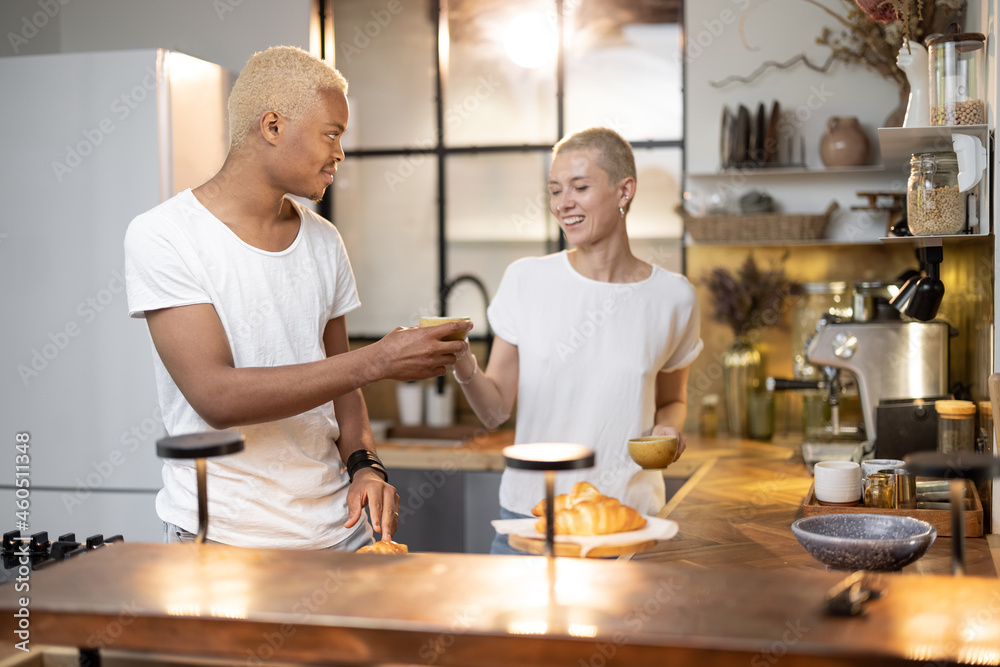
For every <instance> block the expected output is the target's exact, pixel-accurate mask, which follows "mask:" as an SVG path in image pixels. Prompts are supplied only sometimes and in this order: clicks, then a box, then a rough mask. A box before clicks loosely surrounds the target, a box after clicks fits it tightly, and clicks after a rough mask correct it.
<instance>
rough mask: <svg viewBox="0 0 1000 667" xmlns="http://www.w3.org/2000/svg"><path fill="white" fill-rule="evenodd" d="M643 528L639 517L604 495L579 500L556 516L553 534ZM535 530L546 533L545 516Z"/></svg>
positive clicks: (595, 533) (643, 524)
mask: <svg viewBox="0 0 1000 667" xmlns="http://www.w3.org/2000/svg"><path fill="white" fill-rule="evenodd" d="M645 525H646V520H645V519H644V518H643V517H642V515H640V514H639V513H638V512H636V511H635V510H634V509H632V508H631V507H629V506H628V505H622V504H621V503H620V502H618V500H616V499H615V498H608V497H607V496H600V497H599V498H596V499H593V500H582V501H580V502H578V503H576V504H575V505H574V506H572V507H570V508H568V509H565V510H563V511H561V512H556V515H555V534H556V535H607V534H609V533H624V532H627V531H630V530H638V529H639V528H642V527H643V526H645ZM535 530H537V531H538V532H539V533H544V532H545V518H544V517H542V518H541V519H539V520H538V521H537V522H536V523H535Z"/></svg>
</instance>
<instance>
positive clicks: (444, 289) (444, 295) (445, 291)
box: [437, 273, 493, 393]
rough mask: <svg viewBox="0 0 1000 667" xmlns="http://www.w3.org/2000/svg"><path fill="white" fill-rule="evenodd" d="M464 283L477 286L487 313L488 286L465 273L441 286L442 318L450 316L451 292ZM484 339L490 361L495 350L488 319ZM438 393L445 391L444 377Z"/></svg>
mask: <svg viewBox="0 0 1000 667" xmlns="http://www.w3.org/2000/svg"><path fill="white" fill-rule="evenodd" d="M463 282H469V283H472V284H473V285H475V286H476V287H477V288H478V289H479V293H480V294H482V295H483V311H484V312H485V310H486V308H488V307H489V305H490V294H489V292H488V291H487V290H486V285H484V284H483V281H482V280H480V279H479V278H477V277H476V276H474V275H472V274H471V273H463V274H462V275H460V276H456V277H455V278H452V279H451V280H447V281H445V283H444V284H443V285H442V286H441V292H440V297H441V299H440V304H441V306H440V312H441V316H442V317H445V316H447V314H448V296H449V295H450V294H451V291H452V290H453V289H455V286H456V285H458V284H459V283H463ZM484 338H485V340H486V358H487V359H489V356H490V352H491V351H492V350H493V330H492V329H491V328H490V321H489V318H487V320H486V333H485V334H484ZM483 363H484V364H485V363H486V361H485V360H484V361H483ZM437 391H438V393H441V392H443V391H444V378H443V377H439V378H438V379H437Z"/></svg>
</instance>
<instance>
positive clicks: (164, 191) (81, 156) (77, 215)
mask: <svg viewBox="0 0 1000 667" xmlns="http://www.w3.org/2000/svg"><path fill="white" fill-rule="evenodd" d="M231 84H232V76H231V75H230V73H229V72H228V71H227V70H225V69H223V68H222V67H220V66H218V65H214V64H212V63H207V62H205V61H202V60H198V59H196V58H192V57H190V56H186V55H184V54H181V53H177V52H171V51H166V50H162V49H147V50H132V51H114V52H97V53H73V54H54V55H40V56H20V57H8V58H0V89H2V90H3V91H4V93H3V95H2V96H0V111H2V117H3V118H5V119H6V121H7V127H8V132H7V136H6V138H5V141H4V148H3V151H2V158H0V202H2V210H3V215H2V218H0V286H2V287H0V294H2V297H0V298H2V305H3V308H2V313H3V326H2V328H0V342H2V346H0V349H2V350H3V352H2V365H0V387H2V389H0V406H2V407H0V508H3V512H4V514H0V530H2V531H3V532H6V531H8V530H14V529H16V528H17V527H18V526H17V522H18V521H19V520H21V519H23V518H24V515H20V516H19V515H18V514H17V513H16V512H17V511H20V510H19V508H18V506H17V505H16V501H17V500H18V498H19V496H20V497H21V498H23V497H24V496H25V495H27V500H28V501H29V507H28V510H27V511H28V515H27V518H28V521H27V523H28V526H27V529H26V530H25V531H22V532H26V533H35V532H38V531H47V532H48V533H49V539H55V537H56V536H58V535H61V534H64V533H69V532H73V533H76V536H77V539H78V540H82V539H83V538H84V537H87V536H89V535H92V534H96V533H101V534H103V535H104V536H105V537H108V536H110V535H114V534H122V535H123V536H124V538H125V540H126V541H133V542H134V541H142V542H147V541H160V540H161V539H162V529H161V527H160V523H159V520H158V519H157V517H156V513H155V510H154V498H155V495H156V492H157V490H158V489H159V488H160V467H161V464H160V461H159V459H157V457H156V451H155V442H156V440H157V439H158V438H160V437H162V436H163V435H164V431H163V422H162V419H161V417H160V413H159V409H158V406H157V400H156V388H155V385H154V381H153V363H152V348H151V343H150V339H149V333H148V330H147V328H146V324H145V322H144V321H143V320H132V319H129V317H128V312H127V310H128V309H127V303H126V296H125V290H124V276H123V267H124V252H123V248H122V242H123V238H124V234H125V228H126V227H127V225H128V223H129V222H130V221H131V220H132V218H133V217H135V216H136V215H137V214H139V213H142V212H143V211H146V210H148V209H150V208H152V207H154V206H156V205H157V204H158V203H160V202H161V201H163V200H164V199H167V198H169V197H170V196H172V195H173V194H175V193H176V192H178V191H180V190H183V189H184V188H187V187H193V186H196V185H199V184H200V183H202V182H204V181H205V180H207V179H208V178H209V177H211V175H212V174H214V173H215V171H216V170H217V169H218V168H219V167H220V166H221V165H222V162H223V160H224V158H225V154H226V149H227V146H228V134H227V131H228V130H227V126H226V99H227V97H228V94H229V89H230V87H231ZM22 433H26V434H28V435H27V436H21V437H20V439H21V440H24V439H25V437H27V438H28V445H29V446H28V448H27V452H26V454H27V457H28V458H27V459H25V458H23V457H24V455H25V452H24V451H23V450H24V448H23V447H22V448H21V449H22V451H18V449H17V444H18V443H17V441H18V434H22ZM4 443H6V446H4ZM16 456H21V457H22V458H20V459H17V458H15V457H16ZM24 479H28V480H29V482H28V484H29V485H28V486H27V487H23V485H24V482H23V481H19V480H24ZM18 484H20V485H22V487H21V488H20V490H19V487H18V486H17V485H18ZM25 488H26V489H27V490H25ZM22 507H23V503H22Z"/></svg>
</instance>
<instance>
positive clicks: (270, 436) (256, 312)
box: [125, 190, 367, 549]
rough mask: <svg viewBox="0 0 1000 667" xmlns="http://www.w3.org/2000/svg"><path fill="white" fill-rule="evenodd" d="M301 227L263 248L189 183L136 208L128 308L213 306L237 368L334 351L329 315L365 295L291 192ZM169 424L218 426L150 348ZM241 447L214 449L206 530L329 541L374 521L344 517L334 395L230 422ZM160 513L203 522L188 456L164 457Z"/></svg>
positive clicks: (187, 522) (316, 545)
mask: <svg viewBox="0 0 1000 667" xmlns="http://www.w3.org/2000/svg"><path fill="white" fill-rule="evenodd" d="M292 204H293V205H294V207H295V210H296V212H297V213H298V215H299V219H300V220H301V224H300V226H299V233H298V235H297V236H296V237H295V240H294V241H293V242H292V244H291V245H290V246H289V247H288V248H287V249H285V250H283V251H281V252H268V251H265V250H261V249H259V248H255V247H253V246H251V245H249V244H247V243H245V242H243V241H242V240H240V238H239V237H238V236H237V235H236V234H234V233H233V231H232V230H230V229H229V227H227V226H226V225H225V224H223V223H222V221H220V220H219V219H218V218H216V217H215V216H214V215H212V214H211V213H210V212H209V211H208V210H207V209H206V208H205V207H204V206H203V205H202V204H201V202H199V201H198V199H197V198H196V197H195V196H194V194H193V193H192V192H191V191H190V190H185V191H184V192H181V193H179V194H178V195H177V196H175V197H173V198H171V199H169V200H167V201H165V202H163V203H162V204H160V205H159V206H157V207H156V208H154V209H152V210H150V211H147V212H146V213H143V214H142V215H139V216H137V217H136V218H135V219H134V220H133V221H132V223H131V224H130V225H129V227H128V231H127V232H126V235H125V279H126V286H127V293H128V305H129V315H130V316H132V317H140V318H141V317H144V316H145V311H147V310H156V309H159V308H171V307H175V306H184V305H190V304H198V303H210V304H212V305H213V306H214V307H215V310H216V312H217V313H218V315H219V318H220V319H221V320H222V326H223V327H224V328H225V331H226V338H227V339H228V340H229V346H230V348H231V349H232V353H233V359H234V361H235V363H236V367H237V368H246V367H262V366H285V365H289V364H301V363H307V362H312V361H318V360H320V359H324V358H325V357H326V350H325V346H324V344H323V331H324V329H325V328H326V325H327V323H328V322H329V321H330V320H332V319H334V318H336V317H339V316H341V315H343V314H345V313H347V312H350V311H352V310H354V309H355V308H357V307H358V306H359V305H360V301H359V300H358V294H357V290H356V288H355V284H354V275H353V273H352V271H351V265H350V262H349V261H348V259H347V253H346V251H345V250H344V245H343V242H342V241H341V238H340V234H339V233H338V232H337V230H336V228H335V227H334V226H333V225H332V224H330V223H329V222H327V221H326V220H324V219H323V218H321V217H320V216H318V215H316V214H315V213H314V212H312V211H310V210H308V209H307V208H304V207H302V206H300V205H298V204H297V203H295V202H294V201H292ZM153 352H154V354H153V357H154V364H155V371H156V385H157V393H158V395H159V401H160V407H161V409H162V411H163V422H164V426H165V427H166V430H167V433H168V434H170V435H179V434H185V433H195V432H202V431H211V430H213V429H212V428H211V427H209V426H208V424H206V423H205V421H204V420H203V419H202V418H201V417H199V416H198V414H197V413H196V412H195V411H194V409H193V408H192V407H191V405H190V404H189V403H188V402H187V400H186V399H185V398H184V396H183V395H182V394H181V392H180V390H179V389H178V388H177V385H176V384H175V383H174V381H173V379H172V378H171V377H170V374H169V373H167V370H166V368H165V367H164V366H163V362H162V360H161V359H160V357H159V355H158V354H156V348H155V347H154V348H153ZM230 430H232V431H236V432H239V433H242V434H243V435H244V436H245V437H246V447H245V449H244V451H242V452H240V453H237V454H232V455H229V456H222V457H215V458H211V459H208V473H209V480H208V498H209V531H208V537H209V538H210V539H212V540H217V541H219V542H223V543H226V544H232V545H235V546H244V547H275V548H282V547H289V548H303V549H321V548H326V547H330V546H332V545H334V544H337V543H339V542H341V541H343V540H345V539H347V538H349V537H350V536H352V535H353V534H354V532H355V531H357V530H363V529H366V526H367V522H365V521H359V522H358V525H357V526H355V527H352V528H351V529H346V528H344V522H345V521H346V520H347V517H348V513H347V488H348V485H349V481H348V476H347V472H346V470H344V466H343V464H342V462H341V458H340V453H339V451H338V450H337V447H336V440H337V438H338V437H339V436H340V428H339V426H338V425H337V420H336V418H335V416H334V412H333V403H332V402H329V403H326V404H324V405H321V406H319V407H317V408H314V409H313V410H309V411H308V412H305V413H303V414H300V415H296V416H294V417H289V418H287V419H280V420H278V421H272V422H267V423H263V424H254V425H250V426H242V427H239V428H233V429H230ZM156 511H157V514H159V516H160V518H161V519H163V520H164V521H168V522H170V523H173V524H175V525H177V526H180V527H181V528H183V529H185V530H189V531H192V532H193V531H195V530H197V527H198V498H197V485H196V477H195V465H194V461H192V460H179V459H165V460H164V465H163V489H162V490H161V491H160V492H159V494H158V495H157V496H156Z"/></svg>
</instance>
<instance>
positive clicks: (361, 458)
mask: <svg viewBox="0 0 1000 667" xmlns="http://www.w3.org/2000/svg"><path fill="white" fill-rule="evenodd" d="M362 468H371V469H372V470H374V471H375V472H377V473H378V474H380V475H382V479H384V480H385V481H386V482H388V481H389V473H388V472H386V470H385V466H384V465H382V460H381V459H380V458H379V457H378V455H377V454H375V452H372V451H369V450H367V449H358V450H355V451H354V452H352V453H351V455H350V456H348V457H347V476H348V477H349V478H350V480H351V482H352V483H353V482H354V475H355V473H357V472H358V471H359V470H361V469H362Z"/></svg>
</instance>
